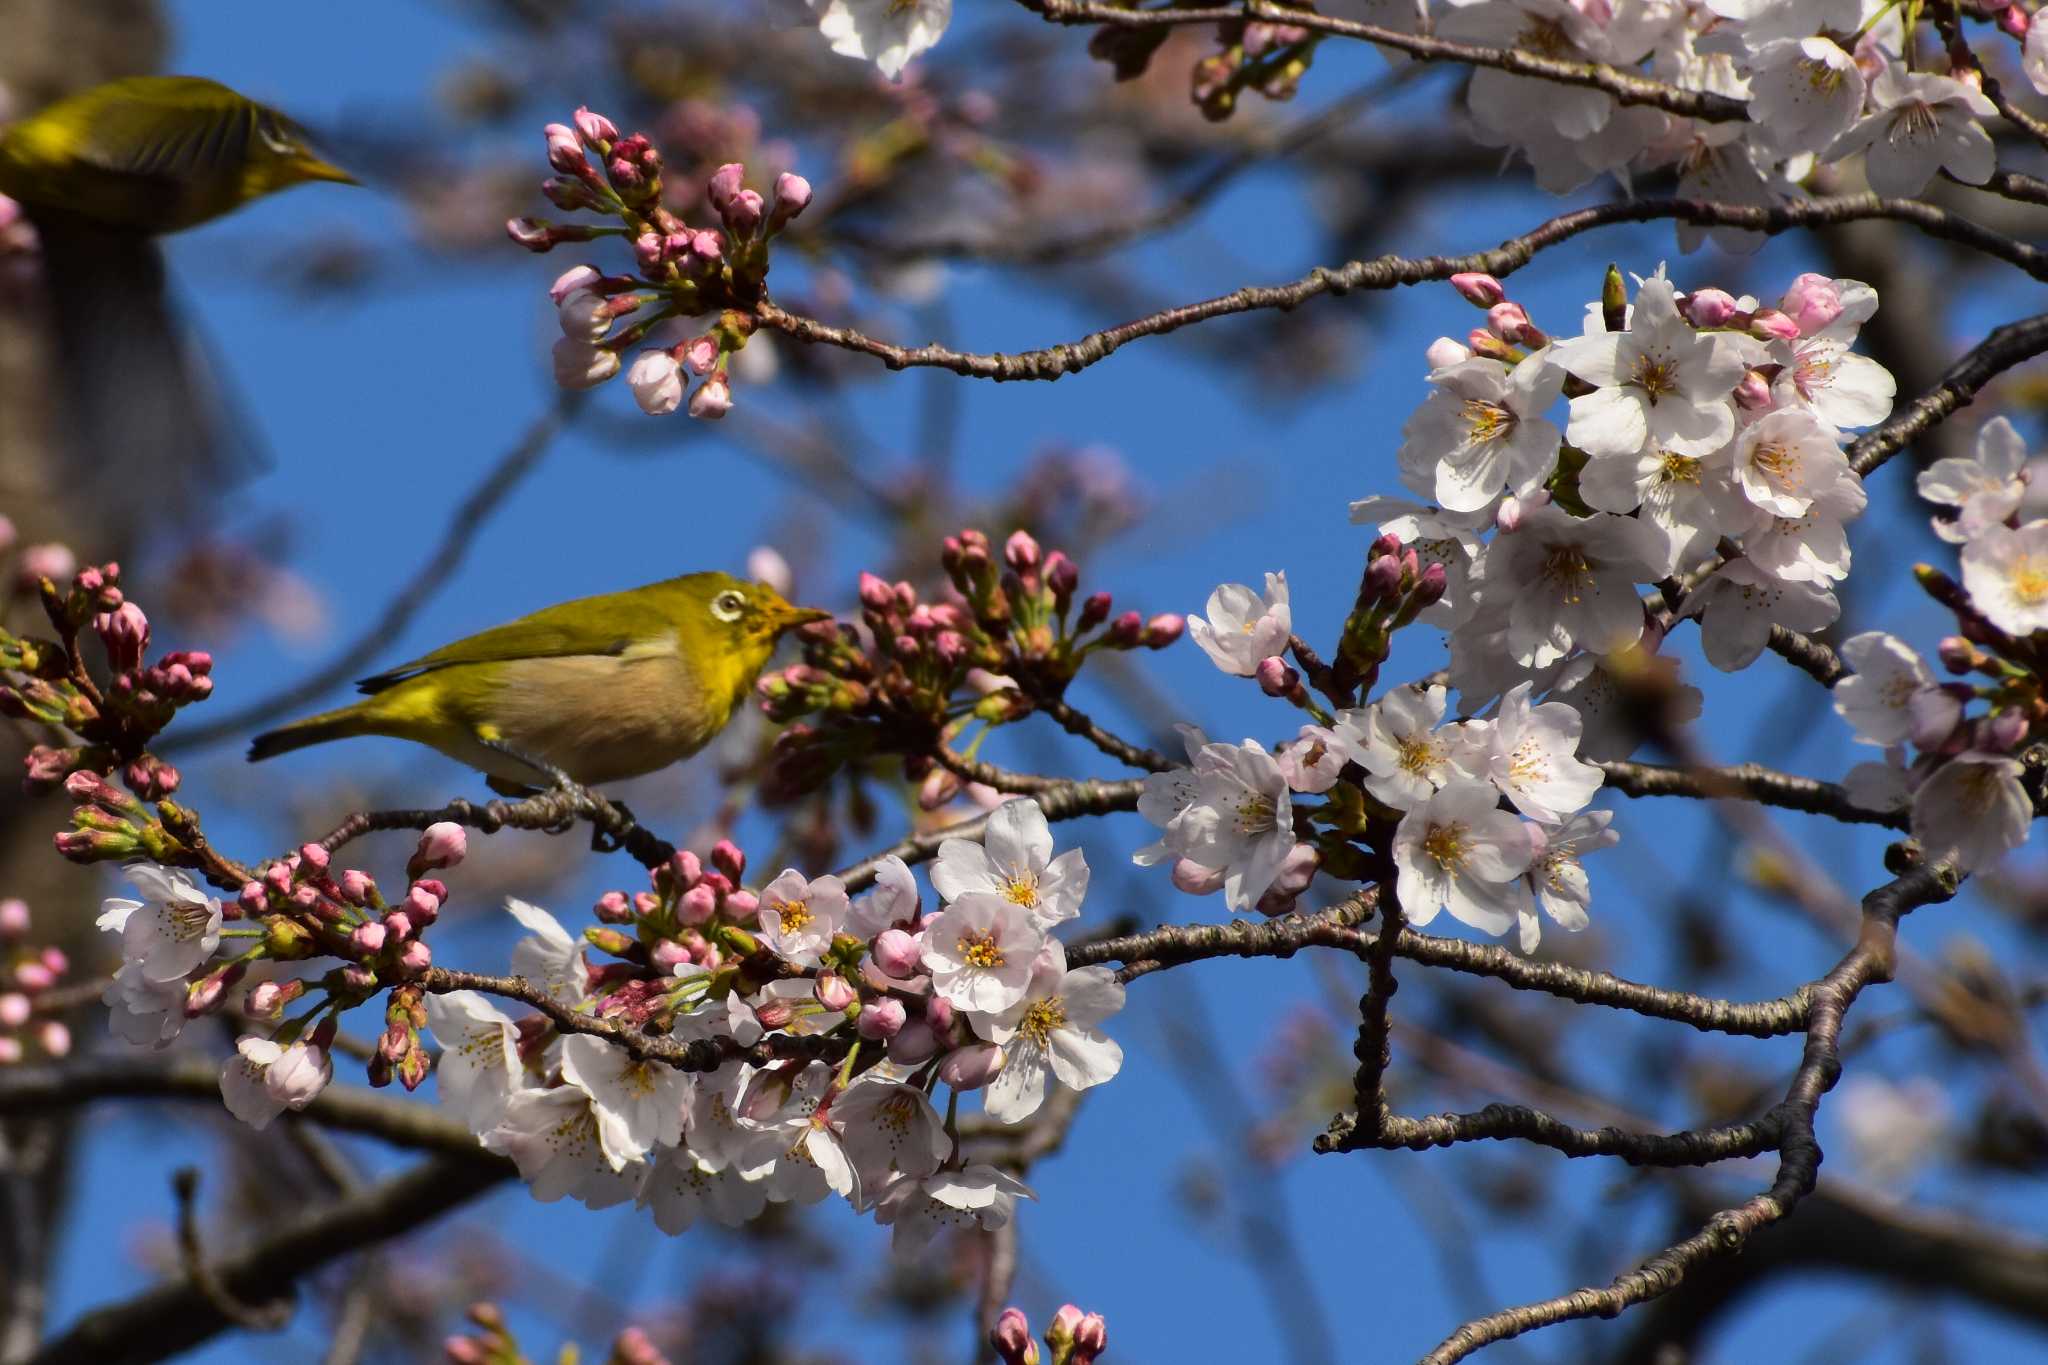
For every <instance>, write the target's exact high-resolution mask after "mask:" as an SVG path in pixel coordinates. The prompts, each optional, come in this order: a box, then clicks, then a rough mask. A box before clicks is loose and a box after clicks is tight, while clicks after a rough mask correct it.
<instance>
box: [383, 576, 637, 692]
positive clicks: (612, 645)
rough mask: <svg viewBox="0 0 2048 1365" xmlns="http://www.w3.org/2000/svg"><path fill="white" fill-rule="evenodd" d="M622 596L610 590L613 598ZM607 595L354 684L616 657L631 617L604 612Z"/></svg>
mask: <svg viewBox="0 0 2048 1365" xmlns="http://www.w3.org/2000/svg"><path fill="white" fill-rule="evenodd" d="M618 596H623V594H613V595H612V597H618ZM610 602H611V598H605V597H586V598H583V599H581V600H579V601H575V602H563V603H561V604H560V605H559V606H553V607H547V608H544V609H542V610H540V611H537V612H535V613H533V615H531V616H522V617H520V618H519V619H518V620H517V621H509V622H507V623H506V624H504V625H502V626H494V627H492V628H491V629H489V630H486V631H480V632H478V633H477V634H475V635H471V636H468V637H466V638H464V639H461V640H457V641H455V643H453V644H450V645H443V646H442V647H441V648H439V649H437V650H435V651H434V652H433V653H432V654H423V655H421V656H420V657H419V658H417V659H414V660H413V661H412V662H410V663H403V664H400V665H399V666H398V667H396V668H392V669H387V670H386V671H384V672H382V673H379V674H377V675H376V676H375V677H370V678H364V679H363V680H362V681H360V682H358V683H357V684H356V690H358V691H360V692H382V691H383V690H384V689H386V688H388V687H393V686H396V685H397V684H399V683H402V682H404V681H406V680H407V679H408V678H417V677H418V676H419V675H420V674H422V673H431V672H432V671H433V670H435V669H437V668H449V667H452V666H454V665H457V664H490V663H504V662H506V661H508V660H512V659H549V658H561V657H564V656H566V655H572V654H602V655H610V656H612V657H617V656H619V655H622V654H624V653H626V651H627V650H628V649H630V648H631V647H632V644H633V640H634V636H633V633H632V631H631V630H630V628H626V627H629V626H630V623H631V618H630V615H628V616H627V617H626V618H624V619H622V618H621V617H620V615H619V614H618V612H617V611H615V610H613V611H607V610H605V609H604V608H605V606H607V605H609V603H610Z"/></svg>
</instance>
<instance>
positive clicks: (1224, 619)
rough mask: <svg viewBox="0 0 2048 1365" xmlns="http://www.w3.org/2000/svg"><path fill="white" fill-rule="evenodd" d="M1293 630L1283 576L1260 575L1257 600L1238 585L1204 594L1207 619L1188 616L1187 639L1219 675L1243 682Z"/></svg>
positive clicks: (1282, 645)
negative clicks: (1263, 578)
mask: <svg viewBox="0 0 2048 1365" xmlns="http://www.w3.org/2000/svg"><path fill="white" fill-rule="evenodd" d="M1293 628H1294V614H1293V610H1292V609H1291V608H1290V607H1289V606H1288V602H1287V575H1286V574H1284V573H1269V574H1267V575H1266V593H1265V596H1263V597H1261V596H1260V595H1259V594H1257V593H1255V592H1253V591H1252V590H1251V589H1250V588H1248V587H1246V586H1245V585H1244V584H1242V583H1225V584H1223V585H1222V586H1221V587H1219V588H1217V589H1216V591H1214V592H1212V593H1210V594H1209V619H1208V620H1206V621H1205V620H1203V619H1202V618H1201V617H1199V616H1190V617H1189V618H1188V635H1189V637H1190V638H1192V639H1193V640H1194V642H1195V643H1196V644H1198V645H1200V646H1201V647H1202V652H1203V653H1205V654H1207V655H1208V656H1209V658H1210V659H1211V660H1213V661H1214V662H1215V664H1216V666H1217V667H1218V668H1220V669H1222V670H1223V671H1224V672H1225V673H1233V674H1236V675H1237V676H1238V677H1241V678H1249V677H1251V676H1252V675H1253V674H1254V673H1256V672H1258V671H1259V664H1260V663H1261V662H1262V661H1264V660H1266V659H1270V658H1272V657H1273V656H1274V655H1275V654H1279V653H1281V652H1283V651H1284V650H1286V648H1287V633H1288V632H1289V631H1290V630H1292V629H1293Z"/></svg>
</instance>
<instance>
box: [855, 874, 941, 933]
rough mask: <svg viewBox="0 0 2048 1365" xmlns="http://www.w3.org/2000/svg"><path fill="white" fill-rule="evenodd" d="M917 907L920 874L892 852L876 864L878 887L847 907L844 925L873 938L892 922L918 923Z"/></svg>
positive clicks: (896, 923)
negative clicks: (912, 873)
mask: <svg viewBox="0 0 2048 1365" xmlns="http://www.w3.org/2000/svg"><path fill="white" fill-rule="evenodd" d="M941 856H943V855H941ZM842 885H844V883H842ZM918 907H919V899H918V894H917V878H916V877H914V876H912V875H911V872H910V865H909V864H908V863H906V862H904V861H903V860H902V859H901V858H899V857H897V856H896V855H895V854H893V853H891V854H889V855H888V856H887V857H885V858H883V859H882V860H881V861H880V862H878V863H877V864H875V889H874V890H872V891H870V892H868V894H867V895H865V896H860V897H857V898H856V899H855V900H854V901H853V903H852V904H851V905H850V906H848V907H847V911H846V924H845V926H844V927H845V930H846V932H847V933H849V934H852V935H854V936H855V937H856V938H863V939H869V938H873V937H874V936H875V935H876V934H879V933H881V932H882V931H883V930H884V929H888V928H891V927H892V926H895V925H898V924H915V923H916V921H917V914H918Z"/></svg>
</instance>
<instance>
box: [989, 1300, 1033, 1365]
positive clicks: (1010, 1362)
mask: <svg viewBox="0 0 2048 1365" xmlns="http://www.w3.org/2000/svg"><path fill="white" fill-rule="evenodd" d="M988 1344H989V1345H990V1346H992V1347H994V1348H995V1353H996V1355H997V1356H999V1357H1001V1359H1002V1362H1003V1365H1037V1361H1038V1343H1037V1342H1035V1341H1033V1340H1032V1339H1031V1323H1030V1321H1029V1319H1027V1318H1026V1317H1025V1316H1024V1310H1023V1309H1021V1308H1005V1309H1004V1310H1003V1312H1002V1316H1000V1317H998V1318H997V1319H996V1325H995V1326H993V1327H991V1328H989V1332H988Z"/></svg>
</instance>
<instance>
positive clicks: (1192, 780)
mask: <svg viewBox="0 0 2048 1365" xmlns="http://www.w3.org/2000/svg"><path fill="white" fill-rule="evenodd" d="M1174 729H1175V730H1177V731H1179V732H1180V739H1181V744H1182V745H1183V747H1185V748H1186V750H1187V755H1188V763H1189V766H1188V767H1185V768H1180V767H1174V768H1168V769H1167V770H1166V771H1165V772H1163V773H1147V774H1146V775H1145V781H1144V784H1143V786H1142V787H1141V789H1140V790H1139V792H1138V814H1140V815H1142V816H1144V817H1145V819H1147V820H1149V821H1150V822H1151V823H1152V824H1154V825H1156V826H1158V827H1159V829H1160V831H1161V837H1160V839H1159V841H1158V842H1157V843H1151V844H1147V845H1145V847H1143V848H1141V849H1139V850H1138V851H1137V852H1135V853H1133V854H1132V855H1131V861H1132V862H1134V863H1136V864H1137V865H1138V866H1140V867H1151V866H1152V865H1153V864H1155V863H1160V862H1164V861H1166V860H1167V859H1169V858H1178V857H1179V856H1180V854H1179V853H1178V851H1177V849H1178V848H1179V845H1180V844H1181V843H1182V842H1183V841H1184V839H1185V837H1186V836H1185V834H1184V833H1183V827H1184V826H1185V825H1186V823H1187V813H1188V810H1189V808H1191V807H1192V806H1193V805H1194V804H1195V797H1196V796H1198V795H1199V794H1200V793H1201V789H1202V781H1201V779H1200V778H1199V777H1197V776H1196V775H1195V770H1194V767H1193V764H1194V761H1195V759H1196V758H1198V757H1200V755H1201V752H1202V750H1203V749H1205V748H1207V747H1208V745H1209V737H1208V736H1207V735H1205V734H1203V733H1202V732H1201V730H1200V729H1198V728H1197V727H1195V726H1193V725H1176V726H1174Z"/></svg>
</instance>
